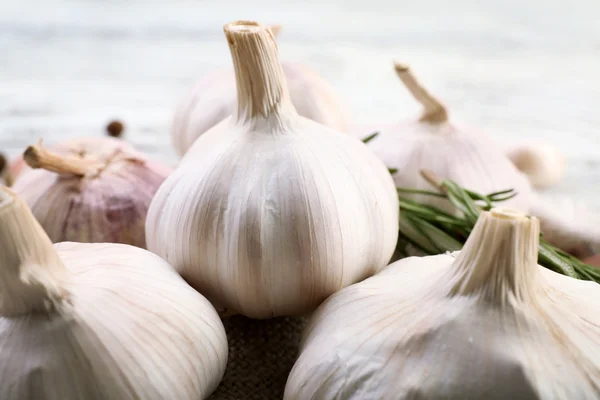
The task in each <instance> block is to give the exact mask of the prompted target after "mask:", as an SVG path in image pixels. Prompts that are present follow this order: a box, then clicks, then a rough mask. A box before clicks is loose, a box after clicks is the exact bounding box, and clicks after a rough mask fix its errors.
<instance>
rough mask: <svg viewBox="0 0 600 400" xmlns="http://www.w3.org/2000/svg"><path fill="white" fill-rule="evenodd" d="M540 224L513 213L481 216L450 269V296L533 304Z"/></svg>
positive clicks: (502, 210)
mask: <svg viewBox="0 0 600 400" xmlns="http://www.w3.org/2000/svg"><path fill="white" fill-rule="evenodd" d="M539 236H540V225H539V221H538V220H537V219H536V218H534V217H528V216H526V215H525V214H523V213H521V212H519V211H516V210H511V209H505V208H493V209H492V210H491V211H484V212H482V213H481V215H480V217H479V219H478V220H477V223H476V224H475V227H474V229H473V232H472V233H471V235H470V236H469V239H468V240H467V242H466V243H465V246H464V247H463V249H462V251H461V252H460V254H459V256H458V257H457V259H456V261H455V262H454V264H453V268H452V269H451V274H452V277H451V278H450V279H449V280H448V281H449V282H450V285H451V289H450V294H451V295H453V296H467V295H471V294H478V295H480V296H482V298H483V299H485V300H486V301H489V302H493V303H497V304H499V305H505V304H510V303H513V302H514V301H526V302H530V301H533V300H534V293H535V290H536V282H537V276H538V266H537V256H538V246H539Z"/></svg>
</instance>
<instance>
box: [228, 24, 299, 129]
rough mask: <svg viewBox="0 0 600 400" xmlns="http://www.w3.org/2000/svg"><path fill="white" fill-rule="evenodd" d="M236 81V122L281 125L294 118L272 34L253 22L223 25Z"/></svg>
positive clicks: (267, 29) (293, 110)
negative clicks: (273, 121)
mask: <svg viewBox="0 0 600 400" xmlns="http://www.w3.org/2000/svg"><path fill="white" fill-rule="evenodd" d="M224 31H225V36H226V37H227V41H228V43H229V48H230V50H231V57H232V59H233V66H234V69H235V77H236V82H237V98H238V106H237V111H236V114H235V115H234V117H235V118H236V119H237V121H238V123H242V124H245V123H248V122H249V121H251V120H252V119H255V118H265V119H270V118H275V119H276V120H279V121H281V122H283V121H285V120H286V118H285V117H286V116H289V115H295V114H296V110H295V109H294V106H293V105H292V101H291V97H290V93H289V90H288V87H287V82H286V79H285V75H284V73H283V69H282V68H281V63H280V62H279V54H278V52H277V44H276V43H275V38H274V36H273V32H272V31H271V30H270V29H269V28H268V27H263V26H261V25H259V24H258V23H256V22H251V21H237V22H233V23H230V24H227V25H225V27H224Z"/></svg>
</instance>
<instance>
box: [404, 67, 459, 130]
mask: <svg viewBox="0 0 600 400" xmlns="http://www.w3.org/2000/svg"><path fill="white" fill-rule="evenodd" d="M394 67H395V68H396V73H397V74H398V76H399V77H400V79H401V80H402V83H404V86H406V88H407V89H408V90H409V91H410V93H411V94H412V95H413V97H414V98H415V99H416V100H417V101H418V102H419V103H421V104H422V105H423V107H424V110H423V115H421V118H420V119H419V120H420V121H423V122H428V123H431V124H440V123H442V122H446V121H448V111H447V110H446V107H444V105H443V104H442V103H440V101H439V100H438V99H436V98H435V97H433V95H431V93H429V92H428V91H427V89H425V88H424V87H423V86H421V84H420V83H419V82H418V81H417V79H416V78H415V77H414V75H413V74H412V72H411V70H410V68H409V67H408V65H406V64H402V63H398V62H396V63H394Z"/></svg>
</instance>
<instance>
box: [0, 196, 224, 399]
mask: <svg viewBox="0 0 600 400" xmlns="http://www.w3.org/2000/svg"><path fill="white" fill-rule="evenodd" d="M0 248H1V249H2V251H0V271H1V273H0V287H1V290H0V398H1V399H3V400H21V399H26V398H27V399H47V400H81V399H86V400H109V399H110V400H112V399H123V400H128V399H129V400H134V399H135V400H159V399H174V400H175V399H176V400H186V399H189V400H195V399H204V398H207V397H208V396H209V395H210V393H211V392H213V391H214V389H215V388H216V387H217V385H218V383H219V381H220V380H221V377H222V376H223V373H224V370H225V363H226V360H227V341H226V337H225V330H224V328H223V324H222V323H221V320H220V319H219V316H218V315H217V313H216V311H215V310H214V308H213V307H212V306H211V305H210V303H209V302H208V301H207V300H206V299H205V298H204V297H202V296H201V295H200V294H198V293H197V292H196V291H195V290H193V289H192V288H191V287H189V286H188V285H187V284H186V283H185V282H184V281H183V280H182V279H181V278H180V277H179V276H178V275H177V274H176V273H175V271H173V269H172V268H170V266H169V265H168V264H167V263H166V262H164V261H163V260H161V259H160V258H159V257H157V256H155V255H154V254H152V253H150V252H147V251H145V250H142V249H139V248H136V247H132V246H126V245H120V244H80V243H60V244H57V245H55V246H52V243H51V242H50V239H49V238H48V237H47V236H46V235H45V233H44V231H43V230H42V228H41V227H40V225H39V224H38V223H37V222H36V220H35V219H34V217H33V215H32V214H31V212H30V211H29V210H28V209H27V207H26V206H25V204H24V203H23V202H22V201H21V200H20V199H19V198H18V197H17V196H16V195H14V194H13V193H12V192H10V191H9V190H8V189H6V188H0Z"/></svg>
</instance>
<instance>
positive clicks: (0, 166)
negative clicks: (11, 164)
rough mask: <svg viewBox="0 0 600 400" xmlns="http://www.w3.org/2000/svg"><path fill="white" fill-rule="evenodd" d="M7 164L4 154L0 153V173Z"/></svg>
mask: <svg viewBox="0 0 600 400" xmlns="http://www.w3.org/2000/svg"><path fill="white" fill-rule="evenodd" d="M7 164H8V162H7V161H6V156H5V155H4V154H2V153H0V174H1V173H2V171H4V168H6V165H7Z"/></svg>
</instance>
